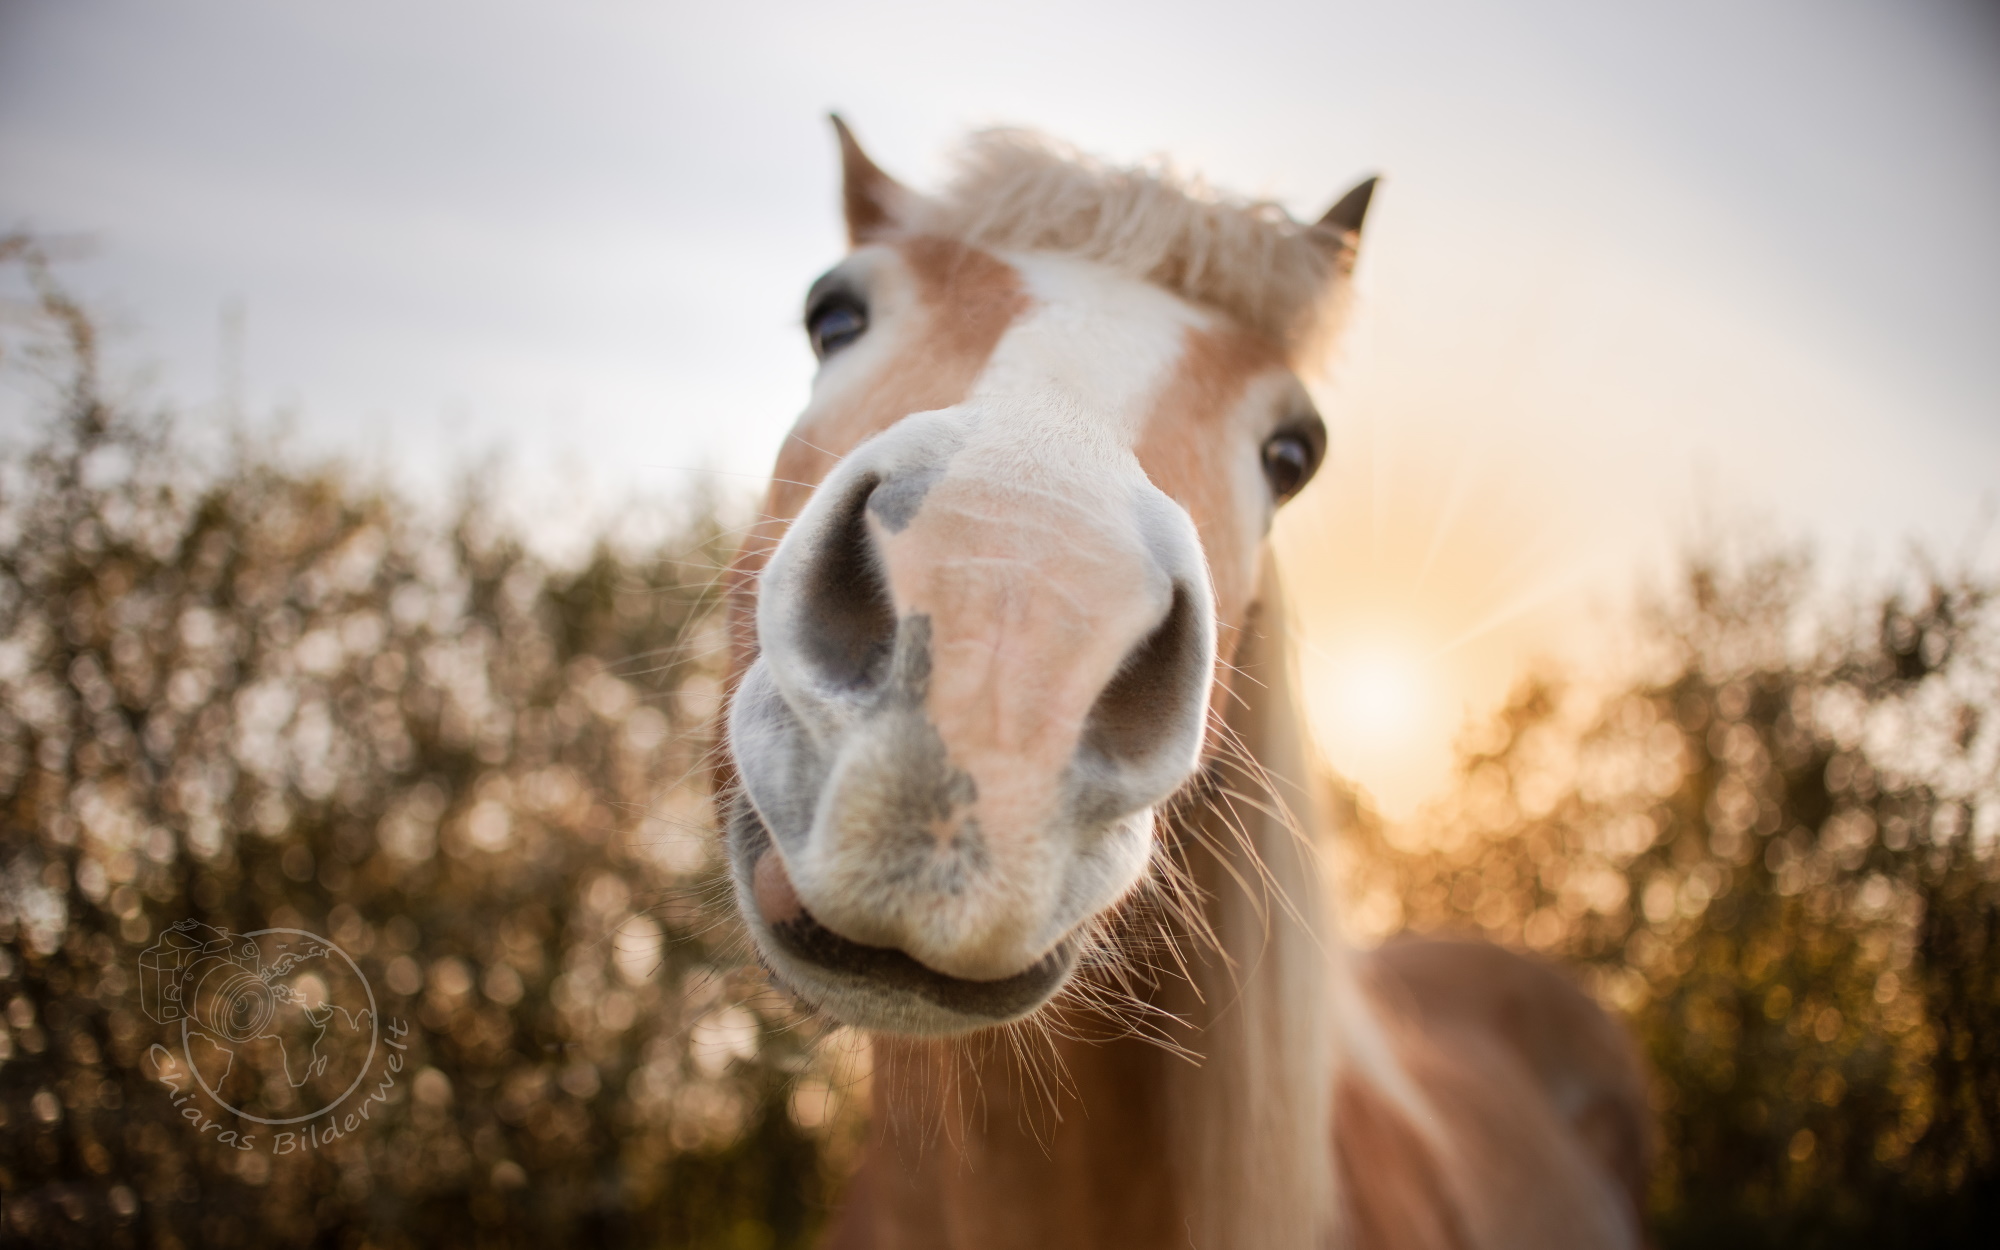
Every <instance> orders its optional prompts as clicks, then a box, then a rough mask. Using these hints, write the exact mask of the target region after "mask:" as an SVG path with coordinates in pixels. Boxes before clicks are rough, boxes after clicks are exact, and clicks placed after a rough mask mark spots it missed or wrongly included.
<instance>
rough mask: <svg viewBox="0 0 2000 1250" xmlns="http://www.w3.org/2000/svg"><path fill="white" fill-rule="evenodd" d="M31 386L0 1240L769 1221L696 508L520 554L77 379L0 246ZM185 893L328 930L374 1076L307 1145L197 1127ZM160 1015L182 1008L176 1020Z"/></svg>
mask: <svg viewBox="0 0 2000 1250" xmlns="http://www.w3.org/2000/svg"><path fill="white" fill-rule="evenodd" d="M0 249H4V252H5V253H9V255H6V257H5V258H7V259H12V260H14V261H16V262H17V263H19V264H21V265H22V266H24V269H23V270H20V271H19V272H24V273H25V274H26V276H27V278H28V279H29V282H30V284H31V287H32V290H33V295H34V303H33V304H32V305H31V306H30V307H29V308H27V309H25V310H22V309H17V310H16V311H17V312H22V311H25V312H26V314H27V315H26V316H25V318H17V319H16V321H15V323H14V328H15V330H16V333H15V335H14V336H13V338H11V339H10V340H9V341H8V343H7V347H8V348H9V350H10V355H11V362H10V363H11V364H13V365H16V366H18V365H24V364H29V365H37V366H39V372H40V373H41V374H42V375H43V378H44V380H45V381H46V382H48V383H50V384H51V385H52V386H53V387H54V390H53V393H52V397H51V402H52V405H53V406H54V407H55V408H56V409H57V411H55V412H54V413H52V415H51V419H50V421H49V423H48V424H47V426H46V427H45V428H44V429H43V430H42V431H41V432H40V433H39V434H37V435H35V436H34V437H33V438H32V439H31V440H30V442H29V444H28V445H27V446H25V447H24V448H22V449H19V450H18V451H17V452H16V453H15V454H14V455H13V456H11V457H10V458H9V459H8V460H7V461H6V463H5V465H4V470H0V472H4V477H0V481H4V492H5V493H4V495H3V496H0V1005H4V1010H5V1022H4V1025H0V1117H4V1122H0V1186H4V1191H5V1192H4V1198H5V1214H4V1219H3V1220H0V1236H11V1237H14V1238H19V1239H24V1240H27V1241H31V1242H34V1243H37V1244H61V1243H67V1244H76V1245H120V1244H151V1245H162V1246H171V1245H188V1246H232V1245H244V1246H269V1245H290V1244H303V1243H306V1242H314V1243H316V1244H327V1245H362V1244H367V1245H374V1246H456V1245H465V1246H471V1245H523V1246H525V1245H552V1244H572V1243H588V1244H603V1245H647V1246H659V1245H672V1246H690V1247H694V1246H718V1247H719V1246H729V1247H770V1246H792V1245H799V1244H803V1243H804V1242H805V1241H807V1240H808V1239H809V1234H810V1233H811V1231H812V1230H813V1229H814V1228H815V1226H816V1225H817V1223H818V1220H819V1218H820V1209H821V1204H822V1196H823V1194H824V1192H825V1181H824V1174H825V1173H824V1168H823V1166H822V1158H821V1154H822V1150H821V1147H822V1141H821V1137H822V1136H823V1135H824V1134H825V1133H826V1132H827V1131H829V1130H830V1128H831V1127H832V1122H831V1120H830V1119H829V1114H828V1112H829V1108H830V1107H833V1106H835V1105H836V1102H834V1101H830V1100H829V1099H828V1098H827V1096H826V1092H825V1091H826V1090H827V1088H828V1086H829V1084H830V1083H831V1082H833V1081H835V1080H837V1079H839V1078H840V1076H841V1074H840V1073H839V1072H837V1071H833V1070H829V1068H828V1066H827V1065H829V1064H838V1063H839V1062H840V1061H841V1059H842V1056H843V1055H845V1054H846V1053H848V1051H847V1049H846V1048H843V1047H842V1046H840V1045H837V1044H833V1045H827V1044H821V1043H820V1042H818V1041H816V1040H815V1037H814V1034H813V1030H812V1029H810V1028H802V1027H801V1021H799V1020H798V1019H796V1018H795V1016H794V1014H793V1013H792V1011H791V1010H790V1009H789V1008H788V1007H787V1006H786V1005H785V1003H784V1002H783V1000H782V999H780V998H779V997H778V996H776V995H775V994H773V993H771V992H769V991H768V989H767V988H766V987H765V986H764V984H763V981H762V977H761V973H760V972H759V971H758V970H757V969H756V968H755V967H754V966H747V967H746V966H745V964H746V960H745V958H744V952H743V950H742V948H741V947H740V945H738V944H737V939H736V936H735V935H736V932H737V931H736V930H735V929H734V928H733V927H732V926H731V925H730V924H729V923H728V919H727V909H726V907H718V906H716V904H718V903H720V902H722V900H723V898H724V897H725V896H724V895H723V894H722V893H719V892H718V884H719V876H718V870H717V868H716V865H715V863H714V861H713V859H712V856H711V850H710V845H711V844H710V841H709V839H708V837H707V835H706V830H707V828H708V825H709V808H708V794H707V775H706V771H705V768H704V756H705V752H706V750H707V748H708V746H709V741H708V736H707V735H708V734H709V727H710V721H711V716H712V714H713V712H714V710H715V708H716V705H717V700H718V697H719V686H718V680H717V677H718V675H717V671H716V660H717V658H718V652H719V641H718V634H717V623H716V618H715V617H714V616H712V615H711V614H710V613H709V607H710V605H711V601H712V600H713V598H714V595H713V585H714V577H715V571H716V568H717V566H718V562H719V561H720V560H721V559H724V558H726V556H727V549H728V547H729V538H728V536H727V535H724V534H722V533H719V532H717V530H716V527H715V523H714V522H713V521H712V520H709V519H707V516H706V514H704V513H702V512H701V511H700V510H697V515H696V517H695V519H694V520H692V521H690V522H687V523H685V524H683V525H682V526H680V527H679V529H680V532H677V533H674V534H672V535H670V537H669V538H668V539H667V540H665V541H664V542H661V543H659V544H658V545H656V546H655V547H654V548H653V549H649V550H638V551H632V550H618V549H614V548H613V547H612V546H610V545H603V546H600V547H599V548H598V549H597V550H596V552H595V553H594V554H593V555H592V556H591V557H590V558H589V560H588V561H587V562H586V563H584V564H583V566H582V567H580V568H575V569H560V568H551V567H549V566H547V565H546V564H544V563H542V562H541V561H539V560H537V559H536V558H535V557H534V556H533V555H531V554H530V553H529V552H528V551H527V550H525V549H524V548H523V546H522V545H521V544H520V542H519V541H518V540H517V539H516V538H515V537H514V536H512V535H511V534H510V533H508V531H507V530H506V528H505V527H503V526H501V525H499V524H498V523H496V522H495V520H494V518H493V516H492V515H491V513H490V511H489V510H488V509H487V508H485V507H484V506H483V505H482V504H481V503H480V501H479V500H478V499H477V498H476V497H472V496H468V497H467V498H466V499H465V500H464V501H462V502H461V503H460V504H458V505H457V506H456V507H454V508H452V509H450V510H448V512H447V514H446V515H444V516H443V517H441V518H440V517H436V516H430V515H427V514H424V513H421V512H419V511H418V510H416V509H414V508H413V507H412V506H411V505H410V504H408V503H407V502H405V501H403V500H399V499H398V498H396V497H394V496H393V495H390V494H386V493H382V492H380V491H377V490H372V489H369V488H367V487H366V486H365V485H362V484H357V483H355V482H353V481H350V480H347V479H344V478H343V477H342V476H340V475H339V474H338V473H335V472H332V471H323V472H313V471H299V470H294V469H290V468H286V467H283V466H281V465H278V464H275V463H272V462H270V461H268V460H264V459H260V458H258V457H257V456H256V455H255V454H254V453H252V452H249V451H247V450H239V451H238V452H236V453H235V454H234V455H233V456H232V457H230V458H228V459H227V460H226V462H224V463H221V464H211V465H206V466H203V465H196V464H193V463H190V462H189V459H188V457H187V455H186V453H185V452H184V450H183V449H182V447H181V445H180V444H178V443H177V442H176V441H175V439H174V438H173V437H172V435H171V432H170V430H169V428H168V427H167V425H166V424H165V423H164V422H161V421H147V420H142V419H139V418H136V417H134V416H133V415H132V414H131V413H130V412H128V411H126V410H125V409H124V408H123V407H121V406H119V405H114V404H109V403H107V402H106V401H105V400H104V398H103V396H102V394H101V393H100V390H99V386H98V382H97V379H96V376H95V351H94V341H93V337H92V335H93V331H92V328H91V326H90V323H89V321H88V320H87V319H86V318H85V317H84V316H83V315H82V314H81V313H80V312H79V311H78V310H77V309H76V308H75V307H74V306H73V305H72V304H71V303H70V302H69V301H68V300H67V299H66V298H65V297H64V296H63V295H62V293H61V292H60V291H59V290H58V289H56V287H55V286H54V285H53V283H52V282H51V281H50V280H49V275H48V271H47V266H46V264H45V263H44V262H43V261H42V259H41V257H40V256H39V254H38V253H36V252H35V250H34V249H33V247H32V246H31V245H30V244H29V243H28V242H27V241H25V240H19V239H16V240H11V241H9V242H7V243H6V244H4V245H0ZM186 917H192V918H196V919H199V920H201V921H203V922H204V923H208V924H212V925H216V926H221V927H226V928H228V929H230V930H232V931H236V932H243V931H247V930H253V929H259V928H263V927H267V926H279V927H293V928H300V929H306V930H310V931H313V932H315V933H318V934H321V935H324V936H326V937H328V938H331V939H332V940H333V941H334V942H336V943H338V944H339V945H340V946H341V947H342V948H343V949H344V950H346V951H347V952H348V953H349V954H351V955H352V956H353V957H354V958H355V959H356V960H357V961H358V962H359V964H360V967H361V969H362V971H363V973H364V975H366V976H367V977H368V978H369V980H370V981H371V983H372V984H373V987H374V990H375V992H376V994H377V995H378V997H379V999H380V1006H381V1011H382V1013H383V1015H384V1017H385V1018H386V1017H399V1016H400V1017H402V1018H404V1019H406V1020H409V1021H410V1022H411V1023H412V1024H413V1025H414V1026H415V1027H414V1028H413V1029H412V1032H411V1039H413V1042H412V1045H413V1049H412V1052H411V1056H410V1061H411V1070H410V1071H409V1072H407V1073H406V1074H405V1077H404V1079H403V1080H402V1081H401V1082H400V1083H399V1084H398V1086H397V1087H396V1088H395V1089H394V1090H393V1091H392V1092H391V1094H390V1099H391V1102H390V1105H389V1107H388V1108H386V1109H385V1115H384V1117H383V1119H382V1121H381V1122H379V1123H377V1124H374V1125H372V1126H371V1127H370V1128H369V1129H368V1130H367V1131H365V1132H362V1133H359V1134H355V1135H352V1136H350V1137H348V1138H345V1139H343V1140H341V1141H338V1142H335V1143H333V1144H332V1145H330V1146H328V1147H327V1148H326V1149H324V1150H320V1151H315V1152H311V1153H305V1152H299V1153H294V1154H292V1155H289V1156H274V1155H272V1154H271V1153H269V1151H267V1150H266V1149H264V1148H263V1145H264V1144H265V1143H268V1141H269V1138H268V1136H267V1137H266V1139H265V1142H264V1143H260V1146H259V1149H257V1150H254V1151H249V1152H237V1151H232V1150H228V1149H225V1148H220V1147H216V1146H215V1145H214V1144H213V1143H211V1142H205V1141H202V1140H200V1139H199V1137H198V1136H197V1135H195V1134H194V1133H192V1132H191V1131H190V1130H189V1128H188V1126H187V1125H185V1124H183V1123H182V1122H181V1121H180V1120H179V1119H178V1118H177V1113H176V1111H175V1109H174V1107H173V1105H172V1103H171V1095H170V1094H169V1092H168V1091H167V1090H166V1089H164V1088H163V1087H162V1086H161V1085H160V1084H159V1083H158V1082H156V1081H154V1080H152V1079H150V1077H151V1073H150V1072H149V1071H148V1070H146V1066H145V1062H144V1057H145V1055H146V1052H147V1048H148V1047H149V1046H150V1045H151V1044H152V1043H153V1042H155V1041H156V1040H157V1041H165V1040H168V1038H167V1036H166V1035H167V1034H168V1033H169V1032H171V1031H170V1030H166V1029H161V1028H159V1027H157V1026H155V1025H154V1024H153V1022H152V1021H151V1020H149V1019H148V1018H147V1017H146V1016H145V1015H143V1014H142V1013H141V1012H140V1011H139V1002H138V996H137V993H136V988H135V973H136V970H137V957H138V955H139V952H140V951H141V950H143V949H144V948H145V947H146V946H148V945H149V944H150V943H151V942H152V941H153V940H154V938H155V936H156V935H157V934H158V933H159V931H160V930H161V929H163V928H165V927H166V926H168V925H170V924H172V923H174V922H175V921H177V920H181V919H183V918H186ZM176 1035H177V1034H176Z"/></svg>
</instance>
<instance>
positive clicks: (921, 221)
mask: <svg viewBox="0 0 2000 1250" xmlns="http://www.w3.org/2000/svg"><path fill="white" fill-rule="evenodd" d="M956 164H957V166H958V170H957V175H956V176H955V177H954V178H953V179H952V181H951V182H950V183H949V185H947V186H946V187H945V189H944V191H943V192H942V193H941V194H939V195H936V196H926V197H923V198H921V199H920V200H919V201H918V202H917V203H915V204H914V205H912V206H911V209H912V212H911V218H910V220H908V221H907V222H906V226H907V228H909V229H911V230H912V232H914V233H922V234H937V235H944V236H946V237H949V238H955V239H958V240H961V241H963V242H966V243H970V244H973V245H975V246H978V247H983V248H987V249H991V250H1013V251H1045V252H1060V253H1065V254H1068V255H1073V256H1079V257H1082V258H1084V259H1086V260H1093V261H1097V262H1099V263H1101V264H1104V265H1109V266H1111V267H1112V268H1114V269H1117V270H1119V271H1120V272H1123V273H1126V274H1129V275H1131V276H1133V277H1135V278H1140V279H1142V280H1144V281H1147V282H1151V283H1154V284H1156V285H1158V286H1161V287H1164V288H1166V289H1167V290H1169V291H1172V292H1174V293H1175V294H1177V295H1180V296H1182V297H1183V298H1185V299H1188V300H1190V301H1193V302H1194V303H1198V304H1204V305H1207V306H1208V307H1211V308H1214V309H1217V310H1219V311H1221V312H1223V313H1225V314H1227V315H1228V316H1230V317H1231V318H1233V319H1235V320H1236V321H1237V322H1238V323H1239V324H1241V325H1242V326H1243V327H1244V328H1245V329H1248V330H1251V331H1253V332H1254V333H1257V334H1259V335H1262V336H1263V337H1265V338H1268V339H1270V340H1271V341H1272V342H1274V343H1276V344H1277V345H1279V346H1280V347H1281V348H1283V349H1284V350H1285V351H1286V352H1287V354H1288V355H1290V356H1291V357H1292V358H1293V359H1294V361H1296V362H1300V363H1306V362H1310V361H1311V360H1313V359H1314V357H1315V356H1316V354H1318V353H1319V351H1320V350H1321V349H1322V348H1323V346H1324V345H1325V344H1326V342H1327V341H1328V339H1329V337H1330V336H1331V334H1332V332H1333V331H1334V330H1335V329H1336V328H1337V322H1338V320H1339V313H1340V310H1341V306H1342V304H1343V303H1344V300H1343V299H1342V298H1341V297H1342V295H1343V294H1344V293H1345V290H1346V287H1347V282H1346V278H1347V274H1348V272H1349V270H1350V269H1351V268H1352V266H1353V257H1354V243H1355V240H1354V237H1353V236H1352V235H1351V234H1347V233H1344V232H1341V231H1336V230H1332V229H1328V228H1326V227H1323V226H1314V225H1308V224H1305V223H1302V222H1299V221H1296V220H1294V219H1293V218H1292V217H1291V215H1290V214H1288V213H1286V212H1285V210H1284V209H1283V208H1282V207H1280V206H1279V205H1277V204H1275V203H1272V202H1270V201H1268V200H1244V199H1236V198H1232V197H1228V196H1224V195H1220V194H1218V193H1216V192H1214V191H1213V190H1211V189H1210V188H1209V187H1208V186H1207V185H1206V184H1204V183H1202V182H1201V181H1200V180H1198V179H1194V178H1188V177H1183V176H1182V175H1180V174H1178V173H1177V172H1175V171H1174V170H1173V169H1172V168H1170V167H1169V166H1168V165H1167V163H1166V162H1165V161H1164V160H1161V161H1158V162H1156V163H1155V164H1154V165H1153V166H1152V167H1150V168H1135V169H1123V168H1118V167H1115V166H1111V165H1107V164H1105V163H1104V162H1102V161H1099V160H1097V159H1095V158H1093V157H1090V156H1086V155H1084V154H1082V153H1080V152H1077V151H1075V150H1074V149H1072V148H1069V147H1066V146H1064V145H1062V144H1059V143H1057V142H1056V141H1055V140H1052V139H1049V138H1047V137H1045V136H1042V135H1039V134H1036V133H1034V132H1032V131H1025V130H987V131H982V132H980V133H978V134H975V135H973V136H972V137H971V138H970V139H968V140H967V141H966V143H965V145H964V147H963V148H961V149H960V151H959V153H958V156H957V160H956Z"/></svg>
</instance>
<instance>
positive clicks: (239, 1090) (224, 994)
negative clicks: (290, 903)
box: [139, 920, 379, 1124]
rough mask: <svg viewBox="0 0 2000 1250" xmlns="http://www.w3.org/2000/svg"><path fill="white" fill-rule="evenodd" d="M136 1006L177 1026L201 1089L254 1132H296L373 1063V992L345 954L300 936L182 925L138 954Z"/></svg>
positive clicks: (326, 943)
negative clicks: (277, 1127)
mask: <svg viewBox="0 0 2000 1250" xmlns="http://www.w3.org/2000/svg"><path fill="white" fill-rule="evenodd" d="M139 1003H140V1006H141V1007H143V1008H144V1009H145V1012H146V1014H147V1015H148V1016H150V1017H152V1019H153V1020H154V1022H155V1023H158V1024H162V1025H173V1024H179V1025H180V1026H181V1053H182V1056H183V1057H184V1058H185V1059H186V1060H187V1065H188V1068H189V1070H190V1071H192V1072H193V1073H194V1077H195V1080H196V1081H198V1082H200V1084H201V1087H202V1089H203V1090H204V1091H206V1092H207V1094H208V1096H209V1097H211V1098H213V1099H215V1101H216V1102H217V1103H219V1104H221V1105H222V1107H223V1108H224V1109H226V1110H228V1111H231V1112H234V1113H235V1114H236V1115H238V1116H240V1117H242V1118H243V1119H245V1120H252V1121H255V1122H256V1123H258V1124H298V1123H302V1122H304V1121H306V1120H310V1119H313V1118H315V1117H317V1116H322V1115H325V1114H326V1113H328V1112H330V1111H332V1110H333V1109H334V1108H336V1107H338V1106H339V1105H340V1104H341V1103H343V1102H345V1101H346V1100H347V1097H348V1095H350V1094H352V1093H353V1092H354V1091H355V1090H356V1089H357V1088H358V1087H359V1086H360V1084H361V1081H362V1078H363V1077H364V1076H366V1075H367V1073H368V1069H369V1065H370V1064H372V1063H373V1062H374V1058H375V1048H376V1045H377V1043H378V1035H379V1029H378V1025H377V1012H376V1008H375V990H374V988H373V987H372V986H370V985H369V984H368V978H366V977H364V976H362V975H361V969H360V968H359V967H357V966H356V965H355V963H354V960H353V959H351V958H349V957H348V954H347V952H346V951H343V950H341V949H340V948H339V947H338V946H335V945H334V944H333V943H331V942H329V941H327V940H326V939H325V938H323V937H319V936H318V935H316V934H312V933H307V932H305V931H304V930H302V929H259V930H257V931H255V932H253V933H239V934H233V935H232V934H231V933H230V932H229V931H228V930H227V929H219V928H216V927H215V926H213V925H206V924H202V923H201V922H200V921H197V920H183V921H181V922H180V923H178V924H176V925H174V926H173V927H172V928H170V929H167V930H165V931H164V932H162V933H161V934H160V938H159V940H158V941H157V942H155V943H153V945H152V946H150V947H148V948H147V949H146V950H145V951H144V952H142V953H141V954H140V956H139Z"/></svg>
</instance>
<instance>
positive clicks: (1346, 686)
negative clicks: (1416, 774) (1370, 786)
mask: <svg viewBox="0 0 2000 1250" xmlns="http://www.w3.org/2000/svg"><path fill="white" fill-rule="evenodd" d="M1330 667H1331V670H1332V671H1331V672H1330V673H1329V675H1328V677H1329V681H1328V690H1327V700H1328V705H1327V713H1326V714H1327V716H1328V717H1329V718H1331V719H1332V720H1333V721H1334V722H1335V724H1336V725H1337V726H1338V727H1339V728H1340V729H1341V730H1342V731H1343V732H1342V736H1350V735H1351V736H1356V737H1363V736H1365V737H1368V738H1373V739H1376V740H1377V741H1379V742H1381V743H1382V744H1383V745H1389V744H1392V743H1393V744H1401V743H1403V742H1406V741H1408V739H1409V737H1410V735H1411V734H1412V733H1413V732H1415V730H1416V729H1417V728H1418V725H1419V723H1420V722H1421V720H1422V719H1423V713H1424V703H1425V701H1426V695H1427V693H1428V692H1427V691H1426V690H1425V685H1426V683H1425V675H1424V672H1423V669H1422V666H1421V664H1420V663H1419V662H1418V660H1417V659H1416V657H1414V656H1412V655H1410V654H1408V653H1406V652H1405V651H1403V650H1401V649H1397V648H1393V647H1386V646H1381V645H1379V644H1378V645H1374V646H1364V647H1362V648H1360V649H1357V650H1355V651H1353V652H1350V653H1349V654H1346V655H1343V656H1338V657H1334V658H1333V659H1332V661H1331V664H1330Z"/></svg>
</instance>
